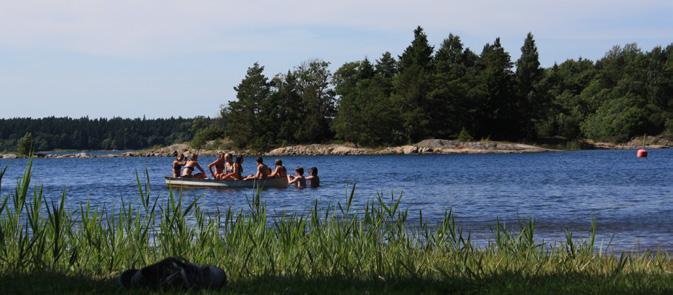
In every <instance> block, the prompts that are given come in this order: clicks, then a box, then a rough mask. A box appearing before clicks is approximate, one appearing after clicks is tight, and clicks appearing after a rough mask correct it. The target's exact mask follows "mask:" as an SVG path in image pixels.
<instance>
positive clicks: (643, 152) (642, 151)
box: [636, 149, 647, 158]
mask: <svg viewBox="0 0 673 295" xmlns="http://www.w3.org/2000/svg"><path fill="white" fill-rule="evenodd" d="M636 157H638V158H647V150H645V149H639V150H638V151H637V152H636Z"/></svg>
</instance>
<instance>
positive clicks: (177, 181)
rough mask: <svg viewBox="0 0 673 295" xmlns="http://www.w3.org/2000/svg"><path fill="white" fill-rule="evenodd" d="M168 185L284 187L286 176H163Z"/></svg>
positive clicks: (285, 185)
mask: <svg viewBox="0 0 673 295" xmlns="http://www.w3.org/2000/svg"><path fill="white" fill-rule="evenodd" d="M165 179H166V185H168V186H169V187H203V188H257V187H261V188H286V187H288V183H287V178H284V177H282V178H268V179H262V180H214V179H199V178H183V177H168V176H167V177H165Z"/></svg>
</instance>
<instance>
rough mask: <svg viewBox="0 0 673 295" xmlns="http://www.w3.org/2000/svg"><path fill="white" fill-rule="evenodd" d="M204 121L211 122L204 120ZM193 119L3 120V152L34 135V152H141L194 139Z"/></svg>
mask: <svg viewBox="0 0 673 295" xmlns="http://www.w3.org/2000/svg"><path fill="white" fill-rule="evenodd" d="M203 120H205V121H208V122H210V121H212V119H206V118H203ZM191 127H192V120H191V119H185V118H168V119H122V118H112V119H106V118H99V119H89V118H87V117H84V118H79V119H73V118H68V117H64V118H56V117H47V118H38V119H31V118H13V119H0V150H3V149H5V150H14V149H15V148H16V147H17V143H18V141H19V139H20V138H21V137H22V136H23V135H25V134H26V133H27V132H30V133H31V134H32V146H33V148H34V149H35V151H45V150H51V149H57V148H58V149H79V150H82V149H141V148H148V147H152V146H155V145H169V144H173V143H175V142H184V141H188V140H190V139H191V138H192V133H191Z"/></svg>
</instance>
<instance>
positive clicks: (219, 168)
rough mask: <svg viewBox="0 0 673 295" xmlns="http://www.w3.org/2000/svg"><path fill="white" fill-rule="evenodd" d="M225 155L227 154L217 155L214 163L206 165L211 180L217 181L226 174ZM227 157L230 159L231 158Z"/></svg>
mask: <svg viewBox="0 0 673 295" xmlns="http://www.w3.org/2000/svg"><path fill="white" fill-rule="evenodd" d="M227 155H229V154H228V153H227V154H225V153H219V154H218V157H217V159H215V161H213V162H212V163H210V164H208V171H210V174H211V175H212V176H213V179H217V178H219V177H220V176H221V175H224V174H225V173H226V172H227V171H226V166H227V160H226V158H227ZM229 157H230V158H231V156H229ZM230 161H231V160H230ZM213 168H215V171H213Z"/></svg>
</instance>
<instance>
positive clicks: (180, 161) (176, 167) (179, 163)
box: [173, 152, 187, 177]
mask: <svg viewBox="0 0 673 295" xmlns="http://www.w3.org/2000/svg"><path fill="white" fill-rule="evenodd" d="M186 163H187V162H185V155H183V154H182V153H178V152H175V160H173V177H180V174H181V171H182V167H183V166H185V164H186Z"/></svg>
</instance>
